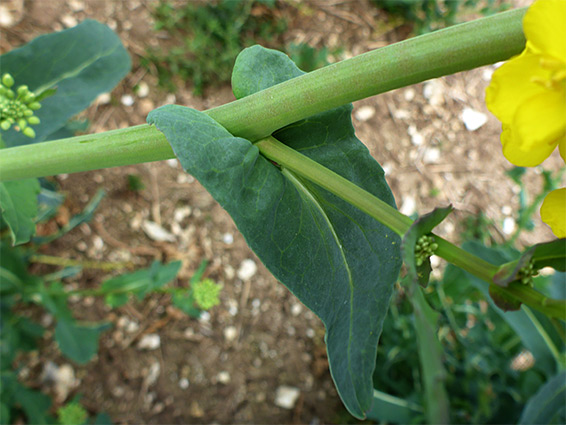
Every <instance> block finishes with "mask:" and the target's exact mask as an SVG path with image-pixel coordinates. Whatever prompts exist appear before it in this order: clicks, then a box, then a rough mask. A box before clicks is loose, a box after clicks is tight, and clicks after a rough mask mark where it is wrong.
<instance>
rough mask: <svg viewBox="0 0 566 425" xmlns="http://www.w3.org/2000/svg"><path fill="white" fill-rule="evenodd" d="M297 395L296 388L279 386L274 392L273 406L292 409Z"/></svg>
mask: <svg viewBox="0 0 566 425" xmlns="http://www.w3.org/2000/svg"><path fill="white" fill-rule="evenodd" d="M299 394H300V390H299V389H298V388H295V387H289V386H287V385H281V386H280V387H279V388H277V391H276V392H275V405H277V406H279V407H282V408H283V409H292V408H293V407H295V403H296V402H297V399H298V398H299Z"/></svg>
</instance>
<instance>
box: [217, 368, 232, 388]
mask: <svg viewBox="0 0 566 425" xmlns="http://www.w3.org/2000/svg"><path fill="white" fill-rule="evenodd" d="M230 379H231V378H230V374H229V373H228V372H226V371H225V370H223V371H222V372H219V373H218V375H216V380H217V381H218V382H220V383H221V384H224V385H226V384H228V383H230Z"/></svg>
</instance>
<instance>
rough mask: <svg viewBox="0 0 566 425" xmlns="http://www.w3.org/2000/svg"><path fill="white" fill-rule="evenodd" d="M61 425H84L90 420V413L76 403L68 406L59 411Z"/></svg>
mask: <svg viewBox="0 0 566 425" xmlns="http://www.w3.org/2000/svg"><path fill="white" fill-rule="evenodd" d="M57 416H58V420H59V423H60V424H61V425H83V424H84V423H85V422H86V420H87V419H88V412H87V411H86V410H85V409H84V407H82V406H81V405H80V404H79V403H77V402H76V401H73V402H71V403H68V404H66V405H65V406H63V407H60V408H59V409H58V410H57Z"/></svg>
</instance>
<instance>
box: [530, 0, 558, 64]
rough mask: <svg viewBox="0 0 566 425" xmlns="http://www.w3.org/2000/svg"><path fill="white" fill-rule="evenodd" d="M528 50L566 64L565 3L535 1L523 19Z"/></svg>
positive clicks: (550, 0)
mask: <svg viewBox="0 0 566 425" xmlns="http://www.w3.org/2000/svg"><path fill="white" fill-rule="evenodd" d="M523 31H524V32H525V37H526V38H527V40H528V42H529V48H530V49H532V50H534V51H535V52H536V53H543V54H547V55H550V56H553V57H554V58H555V59H558V60H561V61H563V62H566V1H565V0H537V1H535V2H534V3H533V5H532V6H531V7H530V8H529V10H528V11H527V13H526V14H525V17H524V18H523Z"/></svg>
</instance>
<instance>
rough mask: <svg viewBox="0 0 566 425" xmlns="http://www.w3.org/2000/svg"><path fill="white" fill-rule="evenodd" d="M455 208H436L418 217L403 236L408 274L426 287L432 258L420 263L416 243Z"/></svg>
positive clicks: (404, 256)
mask: <svg viewBox="0 0 566 425" xmlns="http://www.w3.org/2000/svg"><path fill="white" fill-rule="evenodd" d="M453 210H454V208H452V206H448V207H446V208H436V209H434V211H432V212H430V213H428V214H425V215H423V216H421V217H419V218H417V219H416V220H415V221H414V222H413V224H412V225H411V227H410V228H409V230H408V231H407V233H405V236H403V244H402V248H401V250H402V253H403V261H404V263H405V265H406V266H407V274H408V276H409V278H410V279H412V280H413V281H415V282H418V283H419V285H421V286H424V287H426V286H427V285H428V279H429V276H430V272H431V270H432V268H431V265H430V258H427V259H426V260H425V261H424V262H423V263H422V264H420V265H418V264H417V263H416V258H415V245H416V243H417V241H418V240H419V238H420V237H421V236H423V235H428V234H429V233H430V232H432V229H434V228H435V227H436V226H438V224H440V223H441V222H442V221H443V220H444V219H445V218H446V217H447V216H448V214H450V213H451V212H452V211H453Z"/></svg>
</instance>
